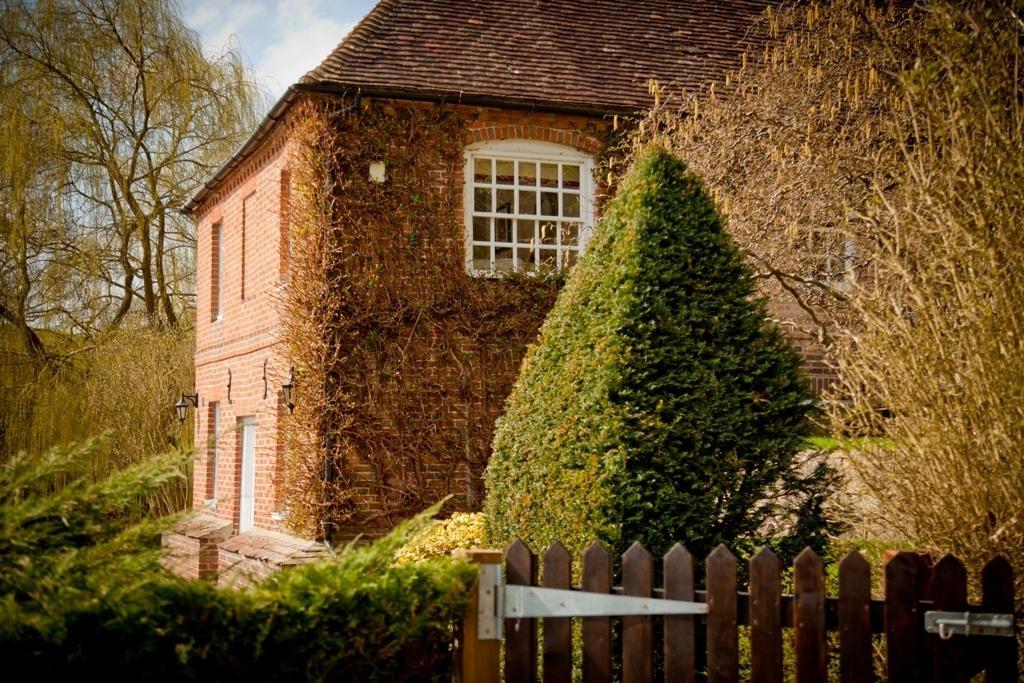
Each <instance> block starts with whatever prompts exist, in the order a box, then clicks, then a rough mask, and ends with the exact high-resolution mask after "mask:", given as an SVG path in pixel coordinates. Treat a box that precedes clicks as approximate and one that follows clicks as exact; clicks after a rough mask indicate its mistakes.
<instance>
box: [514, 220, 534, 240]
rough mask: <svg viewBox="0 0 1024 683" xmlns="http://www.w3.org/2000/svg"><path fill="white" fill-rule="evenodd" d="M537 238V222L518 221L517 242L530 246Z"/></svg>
mask: <svg viewBox="0 0 1024 683" xmlns="http://www.w3.org/2000/svg"><path fill="white" fill-rule="evenodd" d="M536 238H537V221H516V241H517V242H519V243H520V244H529V243H530V242H532V241H533V240H535V239H536Z"/></svg>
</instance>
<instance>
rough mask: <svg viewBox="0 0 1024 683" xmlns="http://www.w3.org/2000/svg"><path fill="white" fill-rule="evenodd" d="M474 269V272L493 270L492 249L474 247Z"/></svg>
mask: <svg viewBox="0 0 1024 683" xmlns="http://www.w3.org/2000/svg"><path fill="white" fill-rule="evenodd" d="M473 269H474V270H490V269H491V248H490V247H481V246H479V245H477V246H474V247H473Z"/></svg>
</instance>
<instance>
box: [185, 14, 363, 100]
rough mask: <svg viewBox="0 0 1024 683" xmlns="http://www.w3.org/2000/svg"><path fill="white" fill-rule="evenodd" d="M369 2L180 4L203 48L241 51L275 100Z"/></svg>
mask: <svg viewBox="0 0 1024 683" xmlns="http://www.w3.org/2000/svg"><path fill="white" fill-rule="evenodd" d="M372 4H373V2H372V0H370V1H368V0H357V1H355V2H352V1H346V2H338V0H239V1H237V2H219V1H218V2H214V1H211V0H184V6H185V20H186V22H187V23H188V25H189V26H191V27H192V28H193V29H195V30H196V31H198V32H199V34H200V36H201V37H202V40H203V47H204V49H205V50H206V51H207V52H209V53H210V54H219V53H221V52H223V51H224V50H225V49H227V48H236V49H239V50H240V51H241V53H242V55H243V57H244V58H245V59H246V61H247V62H248V63H249V64H251V65H252V66H253V68H254V69H255V70H256V74H257V76H258V78H259V80H260V81H261V82H262V83H263V84H264V85H265V86H266V87H267V88H268V89H269V90H270V92H271V93H272V95H273V96H274V97H277V96H279V95H280V94H281V93H283V92H284V90H285V88H287V87H288V86H289V85H291V84H292V83H295V82H296V81H298V80H299V78H301V77H302V76H303V75H304V74H305V73H306V72H307V71H309V70H310V69H312V68H314V67H315V66H316V65H317V64H319V63H320V62H321V61H323V60H324V58H325V57H327V55H328V54H330V53H331V51H332V50H333V49H334V48H335V47H336V46H337V45H338V43H339V42H341V39H342V38H344V37H345V35H346V34H348V32H349V31H351V30H352V27H353V26H355V24H356V21H355V19H356V18H358V17H359V16H361V15H362V13H363V12H365V11H366V10H367V9H368V8H369V6H372Z"/></svg>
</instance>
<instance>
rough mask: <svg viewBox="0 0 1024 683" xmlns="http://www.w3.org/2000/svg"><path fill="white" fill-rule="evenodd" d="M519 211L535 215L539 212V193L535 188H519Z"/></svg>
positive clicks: (526, 214)
mask: <svg viewBox="0 0 1024 683" xmlns="http://www.w3.org/2000/svg"><path fill="white" fill-rule="evenodd" d="M519 213H521V214H523V215H524V216H533V215H536V213H537V193H536V192H535V191H534V190H519Z"/></svg>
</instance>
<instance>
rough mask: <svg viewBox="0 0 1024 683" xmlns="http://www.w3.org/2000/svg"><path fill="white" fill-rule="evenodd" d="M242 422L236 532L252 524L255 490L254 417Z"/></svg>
mask: <svg viewBox="0 0 1024 683" xmlns="http://www.w3.org/2000/svg"><path fill="white" fill-rule="evenodd" d="M241 423H242V490H241V492H240V496H239V506H238V533H244V532H246V531H248V530H249V529H251V528H252V524H253V513H254V508H253V494H254V493H255V491H256V418H255V417H252V416H249V417H243V418H242V419H241Z"/></svg>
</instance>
